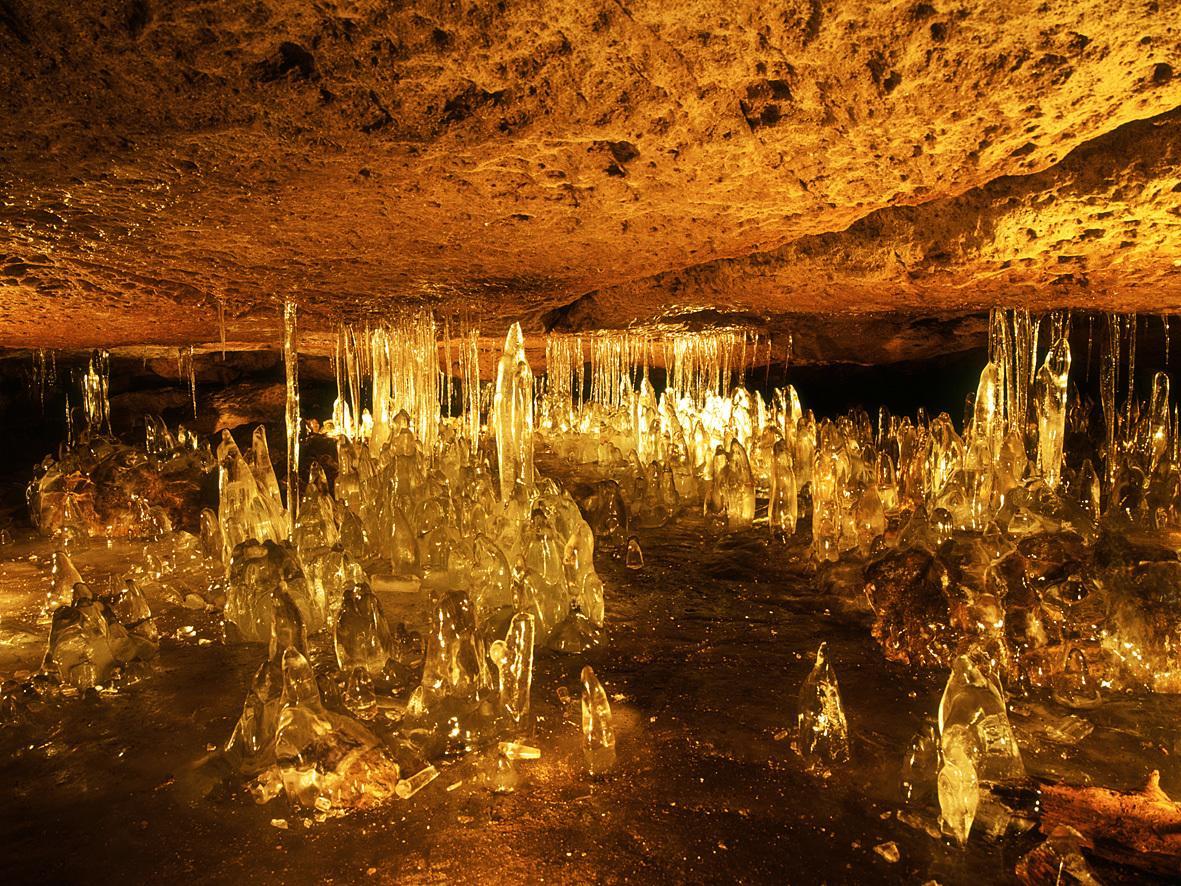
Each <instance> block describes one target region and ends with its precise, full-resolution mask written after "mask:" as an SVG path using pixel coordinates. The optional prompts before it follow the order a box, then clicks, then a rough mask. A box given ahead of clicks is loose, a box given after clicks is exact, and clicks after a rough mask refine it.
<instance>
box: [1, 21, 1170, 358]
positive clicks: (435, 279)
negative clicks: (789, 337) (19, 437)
mask: <svg viewBox="0 0 1181 886" xmlns="http://www.w3.org/2000/svg"><path fill="white" fill-rule="evenodd" d="M1173 6H1174V4H1173V3H1172V2H1171V0H1150V2H1147V0H1136V2H1123V0H1072V2H1047V3H1043V4H1041V5H1037V6H1035V4H1004V3H995V2H993V3H984V2H975V0H965V2H958V3H955V4H951V3H943V2H913V0H912V2H887V3H881V2H866V0H862V2H858V0H837V2H824V0H800V2H787V3H783V4H762V3H749V2H737V3H735V2H721V0H690V2H685V3H669V2H667V0H664V2H658V0H642V2H629V0H621V2H612V0H589V2H578V3H567V2H560V3H558V2H549V3H537V2H534V3H504V2H486V0H479V2H466V3H454V2H447V3H444V2H430V3H418V4H408V5H397V4H388V3H385V2H376V0H332V2H326V3H317V4H312V3H280V2H278V0H253V2H232V0H226V2H194V3H180V2H163V0H115V2H97V0H80V2H78V3H74V4H67V5H62V4H44V3H37V2H34V0H0V347H2V346H8V347H27V346H32V345H46V346H92V345H97V344H105V345H120V344H124V345H131V344H146V343H156V344H178V343H190V342H211V341H216V340H217V338H218V304H219V302H221V303H223V304H224V305H225V310H226V315H227V321H228V327H229V337H230V339H231V341H234V342H238V343H251V342H265V343H268V344H269V343H273V342H275V341H276V340H277V326H278V322H277V321H278V311H277V309H276V304H277V302H278V300H280V299H281V298H283V297H284V296H286V295H288V294H290V295H291V296H293V297H295V298H296V299H297V300H299V302H300V303H301V305H302V307H303V323H304V325H305V328H308V329H317V328H318V329H321V330H328V329H331V328H332V325H333V324H334V323H335V322H336V320H337V319H339V318H355V317H360V316H375V315H381V314H383V313H386V312H389V311H391V310H396V309H398V308H402V307H406V306H413V305H428V306H432V307H435V308H436V309H438V310H439V311H440V312H442V313H444V314H448V315H461V316H469V317H471V318H473V319H476V320H481V319H495V320H497V321H505V320H507V319H509V318H521V319H524V320H526V321H527V323H528V325H529V327H530V328H531V330H533V331H535V332H536V331H540V330H541V329H542V328H543V327H544V326H546V325H551V326H556V327H557V328H571V329H577V328H597V327H604V326H618V325H622V324H626V323H628V322H630V321H633V320H651V319H655V318H662V317H664V318H667V317H675V316H680V315H685V314H689V315H693V314H697V315H698V316H702V315H701V311H702V310H703V309H706V311H707V314H708V316H707V317H706V320H707V321H711V322H712V321H719V320H720V321H728V320H731V319H733V320H737V321H740V322H748V321H749V322H754V323H755V324H756V325H758V326H760V327H763V328H768V329H771V330H780V329H782V328H793V326H794V324H795V323H796V319H795V315H797V314H800V313H805V314H806V313H810V312H832V311H838V310H839V311H846V312H851V313H854V314H858V315H860V314H862V313H864V312H873V316H880V315H882V314H883V313H889V312H894V311H903V312H909V313H912V314H915V313H922V314H939V315H948V314H963V313H964V312H965V311H966V310H968V309H976V308H980V307H984V306H988V305H990V304H996V303H1014V302H1021V303H1026V304H1030V305H1034V306H1048V305H1066V304H1070V305H1078V306H1088V307H1094V306H1110V305H1116V304H1118V305H1120V306H1123V307H1126V308H1131V307H1136V308H1141V309H1146V310H1158V311H1159V310H1165V309H1169V308H1177V307H1178V306H1179V305H1181V147H1179V144H1181V117H1178V114H1177V112H1176V111H1175V109H1177V108H1179V107H1181V25H1179V24H1178V18H1177V15H1176V9H1175V8H1174V9H1170V8H1171V7H1173ZM1035 9H1036V10H1037V11H1033V10H1035ZM719 312H720V313H719ZM844 322H845V323H846V324H848V325H849V326H850V327H852V328H855V327H856V326H857V324H858V323H859V322H860V319H859V318H857V317H851V318H847V319H846V320H845V321H844ZM902 337H903V338H905V334H903V335H902ZM950 337H951V338H952V339H954V338H955V337H956V336H955V334H951V336H950ZM885 350H886V352H889V348H888V347H887V348H886V349H885Z"/></svg>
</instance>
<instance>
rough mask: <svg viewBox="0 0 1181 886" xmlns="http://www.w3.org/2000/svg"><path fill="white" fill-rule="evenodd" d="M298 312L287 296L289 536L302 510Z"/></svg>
mask: <svg viewBox="0 0 1181 886" xmlns="http://www.w3.org/2000/svg"><path fill="white" fill-rule="evenodd" d="M295 315H296V305H295V302H294V301H292V300H290V299H288V300H287V301H285V302H284V303H283V368H284V372H285V376H286V380H287V408H286V410H285V412H284V416H285V423H286V427H287V536H288V537H290V536H293V535H294V534H295V524H296V519H297V517H298V510H299V434H300V417H299V331H298V329H297V327H296V316H295Z"/></svg>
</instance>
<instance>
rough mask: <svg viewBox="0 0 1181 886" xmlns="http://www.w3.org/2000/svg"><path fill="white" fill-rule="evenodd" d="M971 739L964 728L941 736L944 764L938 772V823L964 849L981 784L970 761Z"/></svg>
mask: <svg viewBox="0 0 1181 886" xmlns="http://www.w3.org/2000/svg"><path fill="white" fill-rule="evenodd" d="M972 757H973V746H972V738H971V735H970V734H969V732H968V730H967V729H966V728H965V727H963V726H954V727H952V728H951V729H950V730H949V731H945V732H944V733H943V765H942V766H941V767H940V769H939V823H940V826H941V827H942V829H943V831H944V833H946V834H949V835H950V836H951V837H953V838H954V839H955V841H956V842H957V843H959V844H960V845H961V846H963V845H964V844H965V843H967V842H968V834H969V833H970V832H971V830H972V822H973V821H974V820H975V818H976V807H977V806H978V805H979V804H980V785H979V782H978V781H977V779H976V765H975V764H974V763H973V762H972Z"/></svg>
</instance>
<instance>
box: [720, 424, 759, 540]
mask: <svg viewBox="0 0 1181 886" xmlns="http://www.w3.org/2000/svg"><path fill="white" fill-rule="evenodd" d="M728 455H729V457H728V460H727V464H728V465H729V468H730V470H729V475H728V481H729V482H728V486H727V489H726V516H727V518H728V520H729V525H730V529H731V530H735V529H745V528H746V527H748V526H750V525H751V523H753V522H754V519H755V481H754V476H753V475H752V473H751V470H750V459H749V458H748V457H747V454H746V447H745V446H743V445H742V441H741V440H739V439H737V438H736V439H735V440H734V441H733V442H732V443H731V444H730V452H729V453H728Z"/></svg>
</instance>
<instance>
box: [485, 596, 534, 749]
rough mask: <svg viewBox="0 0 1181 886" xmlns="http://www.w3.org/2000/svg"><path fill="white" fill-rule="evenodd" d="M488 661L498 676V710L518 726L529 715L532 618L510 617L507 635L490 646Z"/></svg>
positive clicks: (523, 615)
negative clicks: (489, 659)
mask: <svg viewBox="0 0 1181 886" xmlns="http://www.w3.org/2000/svg"><path fill="white" fill-rule="evenodd" d="M488 657H489V658H491V659H492V662H493V664H495V665H496V667H497V670H498V672H499V685H500V706H501V709H502V710H503V712H504V714H506V715H507V716H508V717H509V718H510V719H511V720H512V721H513V722H514V723H515V724H517V725H518V726H519V725H520V724H521V721H522V720H523V719H524V717H525V715H526V714H528V712H529V689H530V687H531V686H532V684H533V614H532V613H530V612H518V613H517V614H516V615H514V616H513V619H512V621H511V622H509V627H508V635H507V636H506V637H505V639H503V640H497V641H496V642H495V643H493V644H492V646H491V647H490V648H489V650H488Z"/></svg>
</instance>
